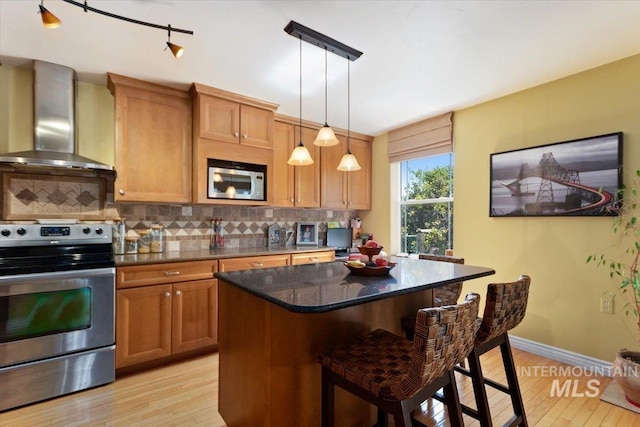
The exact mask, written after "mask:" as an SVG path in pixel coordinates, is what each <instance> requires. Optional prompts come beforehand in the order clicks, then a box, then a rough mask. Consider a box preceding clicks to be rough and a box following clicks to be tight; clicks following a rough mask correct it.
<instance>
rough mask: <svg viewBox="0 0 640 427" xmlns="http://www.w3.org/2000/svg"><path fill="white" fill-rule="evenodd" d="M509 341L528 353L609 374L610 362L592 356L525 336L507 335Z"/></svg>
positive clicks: (514, 346) (513, 345)
mask: <svg viewBox="0 0 640 427" xmlns="http://www.w3.org/2000/svg"><path fill="white" fill-rule="evenodd" d="M509 342H510V343H511V346H512V347H513V348H517V349H519V350H523V351H526V352H529V353H533V354H537V355H539V356H543V357H546V358H547V359H552V360H557V361H558V362H562V363H566V364H567V365H571V366H579V367H581V368H586V369H589V370H592V371H593V372H599V373H602V374H604V375H606V376H609V377H610V376H611V362H607V361H604V360H600V359H596V358H594V357H590V356H585V355H584V354H580V353H574V352H572V351H569V350H564V349H562V348H557V347H552V346H550V345H547V344H541V343H538V342H535V341H531V340H528V339H525V338H520V337H515V336H513V335H509Z"/></svg>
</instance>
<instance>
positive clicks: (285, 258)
mask: <svg viewBox="0 0 640 427" xmlns="http://www.w3.org/2000/svg"><path fill="white" fill-rule="evenodd" d="M289 264H290V260H289V254H282V255H267V256H258V257H244V258H226V259H221V260H220V270H219V271H227V272H228V271H237V270H252V269H255V268H267V267H282V266H285V265H289Z"/></svg>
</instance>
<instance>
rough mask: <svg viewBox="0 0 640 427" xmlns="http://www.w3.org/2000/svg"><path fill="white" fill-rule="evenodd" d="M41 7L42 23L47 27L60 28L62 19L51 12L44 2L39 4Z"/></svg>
mask: <svg viewBox="0 0 640 427" xmlns="http://www.w3.org/2000/svg"><path fill="white" fill-rule="evenodd" d="M39 7H40V15H41V17H42V25H44V27H45V28H58V27H59V26H60V24H62V21H61V20H60V19H59V18H58V17H57V16H56V15H54V14H53V13H51V12H49V11H48V10H47V8H46V7H44V6H43V5H42V2H41V3H40V4H39Z"/></svg>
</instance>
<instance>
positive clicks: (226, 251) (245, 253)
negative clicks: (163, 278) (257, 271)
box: [114, 246, 335, 267]
mask: <svg viewBox="0 0 640 427" xmlns="http://www.w3.org/2000/svg"><path fill="white" fill-rule="evenodd" d="M334 249H335V248H333V247H329V246H286V247H278V248H268V247H257V248H220V249H215V250H209V249H203V250H199V251H171V252H163V253H154V254H134V255H114V259H115V262H116V267H123V266H126V265H142V264H160V263H165V262H182V261H203V260H210V259H222V258H236V257H249V256H264V255H278V254H295V253H299V252H321V251H331V250H334Z"/></svg>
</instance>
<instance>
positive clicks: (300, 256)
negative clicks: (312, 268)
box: [291, 251, 336, 265]
mask: <svg viewBox="0 0 640 427" xmlns="http://www.w3.org/2000/svg"><path fill="white" fill-rule="evenodd" d="M335 259H336V253H335V251H323V252H303V253H297V254H291V265H301V264H316V263H319V262H331V261H334V260H335Z"/></svg>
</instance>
